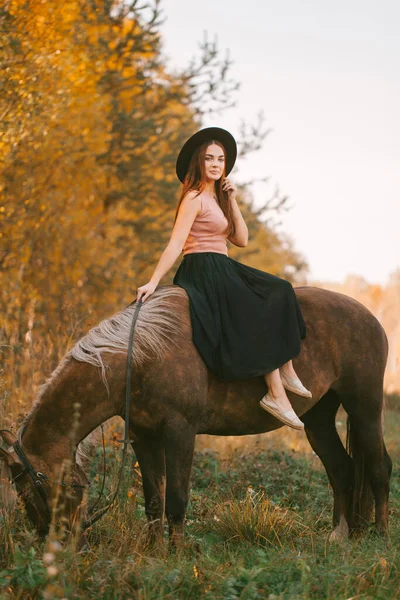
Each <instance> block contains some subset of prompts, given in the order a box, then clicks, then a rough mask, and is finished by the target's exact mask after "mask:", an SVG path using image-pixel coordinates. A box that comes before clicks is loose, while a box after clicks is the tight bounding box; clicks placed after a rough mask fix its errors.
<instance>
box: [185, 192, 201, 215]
mask: <svg viewBox="0 0 400 600" xmlns="http://www.w3.org/2000/svg"><path fill="white" fill-rule="evenodd" d="M182 203H185V204H192V203H195V204H196V205H197V207H198V209H199V210H202V209H203V193H202V192H200V191H199V190H189V191H188V192H186V194H185V195H184V197H183V198H182Z"/></svg>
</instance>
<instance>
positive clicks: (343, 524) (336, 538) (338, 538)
mask: <svg viewBox="0 0 400 600" xmlns="http://www.w3.org/2000/svg"><path fill="white" fill-rule="evenodd" d="M349 534H350V530H349V526H348V524H347V521H346V519H345V518H344V517H341V518H340V522H339V525H337V526H336V527H335V529H334V530H333V531H332V533H331V535H330V536H329V541H330V542H331V543H339V544H341V543H342V542H343V541H344V540H345V539H347V538H348V537H349Z"/></svg>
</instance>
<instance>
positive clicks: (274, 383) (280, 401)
mask: <svg viewBox="0 0 400 600" xmlns="http://www.w3.org/2000/svg"><path fill="white" fill-rule="evenodd" d="M264 379H265V382H266V384H267V386H268V393H267V394H266V395H265V396H264V397H263V398H262V400H261V402H260V406H261V407H262V408H263V409H264V410H266V411H268V412H270V413H271V414H272V415H273V416H274V417H276V418H277V419H279V420H280V421H282V423H285V425H289V427H293V428H294V429H303V428H304V425H303V423H302V421H300V419H299V418H298V416H297V415H296V413H295V412H294V410H293V407H292V405H291V404H290V401H289V398H288V397H287V395H286V392H285V389H284V387H283V384H282V381H281V378H280V373H279V369H275V370H274V371H271V373H266V374H265V375H264Z"/></svg>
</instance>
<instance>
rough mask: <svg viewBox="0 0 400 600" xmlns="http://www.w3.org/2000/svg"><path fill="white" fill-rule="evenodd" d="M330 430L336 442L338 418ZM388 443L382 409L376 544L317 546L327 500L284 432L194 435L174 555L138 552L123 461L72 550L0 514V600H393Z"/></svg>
mask: <svg viewBox="0 0 400 600" xmlns="http://www.w3.org/2000/svg"><path fill="white" fill-rule="evenodd" d="M114 427H115V425H114ZM117 427H119V425H117ZM338 427H339V429H340V430H341V433H342V434H343V431H344V419H343V416H342V418H341V417H340V416H339V418H338ZM399 434H400V412H398V408H397V405H396V403H395V402H391V403H390V404H389V410H388V411H387V414H386V434H385V439H386V443H387V447H388V451H389V453H390V454H391V457H392V459H393V462H394V471H393V476H392V480H391V516H390V536H389V539H388V540H382V539H379V538H376V537H375V536H374V535H373V534H371V533H367V534H365V535H363V536H361V537H356V538H354V539H351V540H348V541H346V542H344V543H343V544H342V545H340V546H338V545H336V544H333V545H331V544H329V542H328V537H329V532H330V526H331V514H332V493H331V490H330V488H329V485H328V482H327V478H326V475H325V472H324V471H323V468H322V466H321V464H320V462H319V460H318V459H317V457H316V456H315V455H313V453H312V452H311V449H310V447H309V445H308V443H307V441H306V440H305V436H304V434H302V433H298V432H294V431H292V430H288V429H287V428H285V429H282V430H280V431H277V432H274V433H272V434H268V435H264V436H253V437H245V438H209V437H207V436H200V437H199V439H198V444H197V451H196V456H195V461H194V465H193V472H192V480H191V498H190V504H189V509H188V513H187V525H186V543H185V548H184V551H183V552H182V553H180V554H170V553H168V548H167V545H166V544H165V547H164V548H161V549H160V548H158V549H153V550H150V549H148V548H146V544H145V531H146V521H145V517H144V506H143V496H142V491H141V486H140V472H139V470H138V468H137V466H135V457H134V455H133V454H131V456H130V459H129V463H130V464H128V465H127V472H126V477H125V481H124V485H123V489H122V490H121V493H120V500H119V503H118V505H116V506H115V507H114V508H113V510H112V511H111V512H110V513H108V514H107V515H106V516H105V517H104V518H103V520H101V521H99V522H98V523H97V524H96V525H94V526H93V528H92V530H91V531H90V534H89V538H88V543H87V545H86V546H85V547H84V548H83V549H82V550H80V551H77V550H76V549H75V548H74V546H73V543H70V544H69V545H67V546H65V547H61V546H59V544H58V541H57V540H56V539H53V540H50V541H48V542H47V544H46V545H43V544H41V543H40V542H39V541H38V539H37V538H36V536H35V534H34V533H33V531H32V529H31V527H30V525H29V523H28V522H27V521H26V519H25V517H24V516H23V514H22V512H21V511H20V510H19V507H18V506H16V507H15V508H14V509H12V510H8V511H2V513H1V533H0V543H1V546H0V552H1V559H0V560H1V562H0V590H1V592H0V597H1V598H4V599H6V598H7V599H8V598H10V599H11V598H23V599H30V598H68V599H70V598H71V599H72V598H74V599H75V598H104V599H114V598H123V599H128V598H132V599H136V598H137V599H143V600H153V599H154V600H155V599H163V598H218V599H219V598H221V599H222V598H223V599H226V600H236V599H239V598H240V599H242V600H252V599H255V598H270V599H289V598H291V599H292V598H293V599H294V598H299V599H300V598H301V599H303V598H304V599H306V598H316V599H323V598H329V599H337V598H343V599H350V598H352V599H355V598H357V599H362V598H376V599H378V598H382V599H388V598H399V597H400V573H399V568H400V560H399V556H398V552H399V547H400V478H399V472H398V469H397V465H398V458H399V453H400V451H399V448H398V444H397V440H398V439H399ZM112 437H113V431H112V430H111V429H109V433H108V444H107V489H108V491H110V489H112V488H113V486H114V485H115V483H116V477H117V472H118V466H119V460H120V458H119V457H120V447H119V446H118V445H116V444H114V443H113V442H112ZM100 463H101V448H97V450H96V454H95V456H94V459H93V462H92V463H91V478H92V481H95V482H97V485H94V486H92V487H94V488H96V489H98V486H99V482H98V479H99V475H98V473H99V472H100V470H101V469H100ZM96 489H95V490H93V491H92V493H93V495H94V496H95V494H96Z"/></svg>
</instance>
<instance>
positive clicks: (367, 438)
mask: <svg viewBox="0 0 400 600" xmlns="http://www.w3.org/2000/svg"><path fill="white" fill-rule="evenodd" d="M296 294H297V297H298V300H299V303H300V306H301V309H302V312H303V315H304V318H305V320H306V323H307V337H306V339H305V340H304V341H303V342H302V349H301V354H300V355H299V356H298V357H297V358H296V359H295V360H294V365H295V369H296V371H297V373H298V374H299V376H300V378H301V380H302V381H303V382H304V384H305V385H306V387H307V388H308V389H310V390H311V391H312V395H313V398H312V399H304V398H300V397H298V396H295V395H293V394H291V395H290V400H291V402H292V404H293V407H294V409H295V410H296V412H297V413H298V414H299V415H300V416H301V418H302V420H303V421H304V424H305V432H306V434H307V437H308V440H309V442H310V444H311V446H312V448H313V450H314V451H315V452H316V454H317V455H318V456H319V457H320V459H321V460H322V462H323V464H324V466H325V469H326V472H327V474H328V477H329V481H330V483H331V485H332V488H333V492H334V510H333V532H332V535H331V538H332V539H340V538H343V537H346V536H347V535H348V534H349V532H350V531H351V530H352V529H353V528H354V527H356V526H357V525H358V524H359V523H360V521H363V522H366V520H367V519H368V518H369V514H368V503H367V502H365V500H366V498H367V495H368V493H369V495H371V490H372V494H373V497H374V500H375V524H376V529H377V531H378V532H380V533H383V534H384V533H385V532H386V530H387V525H388V495H389V478H390V473H391V461H390V458H389V456H388V454H387V452H386V448H385V444H384V441H383V436H382V411H383V374H384V370H385V364H386V357H387V340H386V336H385V333H384V331H383V329H382V327H381V325H380V324H379V322H378V321H377V320H376V319H375V317H374V316H373V315H372V314H371V313H370V312H369V311H368V310H367V309H366V308H365V307H364V306H363V305H361V304H360V303H358V302H356V301H355V300H353V299H351V298H349V297H347V296H344V295H342V294H338V293H334V292H329V291H326V290H322V289H319V288H313V287H302V288H296ZM134 309H135V303H132V304H131V305H129V306H128V307H126V308H125V309H124V310H122V311H120V312H119V313H116V314H115V315H113V316H112V317H111V318H109V319H105V320H104V321H102V322H101V323H100V324H99V325H97V326H96V327H94V328H93V329H91V330H90V331H89V332H88V334H87V335H86V336H84V337H83V338H82V339H81V340H80V341H78V343H77V344H76V345H75V347H74V348H73V349H72V350H71V351H70V352H68V353H67V354H66V356H65V357H64V358H63V359H62V361H61V363H60V365H59V366H58V367H57V369H56V370H55V371H54V372H53V374H52V375H51V377H50V379H49V380H48V381H47V382H46V383H45V384H44V385H43V386H42V387H41V389H40V391H39V394H38V397H37V400H36V402H35V404H34V405H33V408H32V410H31V412H30V413H29V415H28V416H27V417H26V419H25V421H24V423H23V425H22V427H21V428H20V430H19V433H18V439H19V442H20V446H21V448H22V449H23V452H24V456H25V457H26V458H27V460H28V461H29V464H30V465H32V467H33V475H32V473H29V472H28V471H27V470H26V468H25V467H26V465H25V466H24V464H22V463H21V458H20V455H17V454H16V453H15V451H14V447H12V446H11V445H12V444H13V443H14V442H15V440H16V438H15V436H13V434H11V433H10V432H7V431H5V430H3V431H2V432H1V435H2V437H3V440H4V441H5V442H6V443H7V444H8V446H9V448H8V450H2V452H1V453H0V458H1V459H2V461H3V470H6V471H8V472H9V476H10V475H11V477H12V478H13V479H14V480H15V486H16V489H17V491H18V492H19V494H20V495H21V496H22V498H23V500H24V502H25V505H26V507H27V511H28V515H29V517H30V519H31V520H32V521H33V523H34V524H35V526H36V527H37V529H38V530H39V532H40V533H42V534H43V533H45V532H46V531H47V529H48V526H49V519H50V510H49V505H50V502H51V499H52V494H54V487H55V486H54V481H55V479H56V477H57V472H58V471H57V470H58V469H59V466H60V464H61V463H62V461H63V459H65V458H66V457H67V456H68V455H69V452H70V447H71V430H72V429H73V428H74V427H75V430H76V443H79V442H80V441H81V440H83V439H84V438H85V437H86V436H87V435H88V434H89V433H90V432H91V431H92V430H94V429H95V428H96V427H97V426H98V425H100V424H101V423H103V422H104V421H106V420H107V419H109V418H110V417H112V416H114V415H119V416H121V417H124V395H125V371H126V355H127V345H128V336H129V328H130V324H131V321H132V316H133V311H134ZM265 393H266V384H265V382H264V378H263V377H256V378H253V379H248V380H240V381H234V382H228V383H226V382H221V381H218V380H217V379H216V378H215V377H214V376H213V374H212V373H211V372H209V371H208V369H207V368H206V366H205V364H204V362H203V361H202V359H201V357H200V356H199V354H198V352H197V350H196V347H195V346H194V344H193V341H192V330H191V324H190V314H189V301H188V297H187V295H186V292H185V291H184V290H183V289H182V288H180V287H177V286H165V287H160V288H158V289H157V290H156V291H155V292H154V293H153V294H152V296H151V297H150V298H149V299H148V300H147V301H146V302H145V303H144V304H143V305H142V307H141V309H140V311H139V317H138V321H137V325H136V331H135V340H134V349H133V370H132V385H131V411H130V423H131V436H132V440H133V443H132V446H133V449H134V451H135V453H136V457H137V459H138V461H139V465H140V469H141V472H142V476H143V488H144V495H145V503H146V515H147V517H148V520H149V522H150V530H151V532H152V535H153V536H154V535H155V536H157V537H162V535H163V518H164V513H165V514H166V516H167V519H168V523H169V530H170V540H172V541H173V542H177V541H179V540H180V539H182V537H181V536H182V535H183V528H184V517H185V511H186V506H187V502H188V487H189V477H190V471H191V464H192V457H193V449H194V443H195V437H196V434H198V433H207V434H213V435H245V434H256V433H262V432H266V431H271V430H274V429H277V428H279V427H281V426H282V424H281V423H280V422H279V421H277V420H276V419H275V418H274V417H272V416H271V415H270V414H269V413H267V412H265V411H264V410H262V409H261V408H260V406H259V400H260V399H261V398H262V397H263V395H264V394H265ZM77 402H79V403H80V405H81V413H82V414H81V417H80V420H79V423H78V424H75V425H74V409H73V406H74V404H75V403H77ZM341 404H342V405H343V407H344V409H345V411H346V412H347V414H348V418H349V438H350V442H351V444H350V445H351V455H352V456H350V454H349V453H348V452H346V450H345V449H344V447H343V445H342V443H341V440H340V438H339V436H338V434H337V431H336V427H335V415H336V412H337V410H338V408H339V406H340V405H341ZM37 471H39V472H40V476H41V482H40V484H39V488H40V489H39V488H38V487H36V486H35V485H34V478H35V474H37ZM71 482H72V483H70V488H69V492H68V494H69V495H68V498H69V504H68V517H69V518H73V517H74V514H75V511H77V510H78V509H79V507H81V500H82V488H81V487H80V485H81V484H85V481H84V478H83V474H82V471H81V469H80V468H79V466H78V465H77V464H75V465H74V469H73V474H72V479H71ZM71 485H72V486H74V487H71ZM39 492H40V493H39ZM43 492H44V493H43ZM369 508H371V506H370V507H369ZM80 510H82V509H80ZM75 516H76V515H75Z"/></svg>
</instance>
